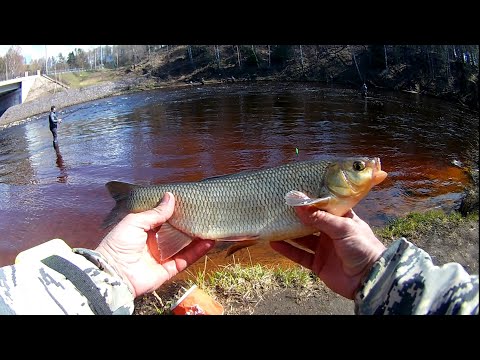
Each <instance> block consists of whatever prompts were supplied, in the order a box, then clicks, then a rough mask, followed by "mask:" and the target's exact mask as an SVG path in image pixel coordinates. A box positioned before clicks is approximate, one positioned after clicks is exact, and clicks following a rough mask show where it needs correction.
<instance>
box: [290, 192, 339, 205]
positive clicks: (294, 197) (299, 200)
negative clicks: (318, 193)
mask: <svg viewBox="0 0 480 360" xmlns="http://www.w3.org/2000/svg"><path fill="white" fill-rule="evenodd" d="M330 199H331V197H330V196H327V197H323V198H316V199H312V198H310V197H309V196H308V195H305V194H304V193H302V192H301V191H297V190H292V191H289V192H288V193H287V195H285V203H286V204H287V205H290V206H306V205H315V206H316V207H318V208H320V207H322V206H326V205H327V204H328V202H329V201H330Z"/></svg>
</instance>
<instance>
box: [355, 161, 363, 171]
mask: <svg viewBox="0 0 480 360" xmlns="http://www.w3.org/2000/svg"><path fill="white" fill-rule="evenodd" d="M353 169H354V170H356V171H362V170H363V169H365V163H364V162H363V161H354V162H353Z"/></svg>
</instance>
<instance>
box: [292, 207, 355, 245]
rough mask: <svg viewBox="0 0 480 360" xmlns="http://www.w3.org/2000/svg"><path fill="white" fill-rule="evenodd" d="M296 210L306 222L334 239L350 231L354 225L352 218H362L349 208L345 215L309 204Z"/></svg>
mask: <svg viewBox="0 0 480 360" xmlns="http://www.w3.org/2000/svg"><path fill="white" fill-rule="evenodd" d="M295 211H296V212H297V215H298V217H299V218H300V220H301V221H302V222H303V223H304V224H306V225H310V226H313V227H314V228H316V229H318V230H319V231H321V232H323V233H325V234H327V235H328V236H329V237H330V238H332V239H334V238H336V237H338V235H339V234H341V233H345V232H346V231H348V230H349V229H350V228H351V226H352V223H351V221H352V220H353V221H357V219H360V218H359V217H358V216H356V214H355V213H354V212H353V210H349V211H348V212H347V213H346V214H345V215H344V216H343V217H342V216H336V215H332V214H330V213H328V212H326V211H322V210H318V209H315V208H312V207H308V206H299V207H296V208H295Z"/></svg>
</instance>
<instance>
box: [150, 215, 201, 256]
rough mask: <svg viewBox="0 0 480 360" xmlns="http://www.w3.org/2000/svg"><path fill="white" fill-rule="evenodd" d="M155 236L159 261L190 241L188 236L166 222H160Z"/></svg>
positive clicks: (173, 253)
mask: <svg viewBox="0 0 480 360" xmlns="http://www.w3.org/2000/svg"><path fill="white" fill-rule="evenodd" d="M156 237H157V248H158V255H159V258H160V260H161V261H163V260H165V259H168V258H170V257H172V256H173V255H175V254H176V253H178V252H179V251H180V250H182V249H183V248H184V247H185V246H187V245H188V244H190V243H191V242H192V238H191V237H190V236H188V235H187V234H185V233H183V232H181V231H180V230H177V229H176V228H174V227H173V226H172V225H170V224H169V223H168V222H166V223H164V224H162V226H161V227H160V230H158V231H157V234H156Z"/></svg>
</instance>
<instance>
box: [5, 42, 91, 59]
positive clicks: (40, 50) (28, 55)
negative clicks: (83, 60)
mask: <svg viewBox="0 0 480 360" xmlns="http://www.w3.org/2000/svg"><path fill="white" fill-rule="evenodd" d="M11 46H12V45H0V56H5V54H6V53H7V51H8V49H10V47H11ZM19 46H20V47H21V48H22V55H23V57H25V59H26V61H27V63H29V62H30V61H31V60H35V59H40V58H45V45H19ZM96 46H98V45H47V56H48V57H51V56H55V57H57V56H58V54H60V53H62V55H63V56H64V57H65V58H66V57H67V56H68V54H69V53H70V52H72V51H74V50H75V49H76V48H77V49H83V50H84V51H88V50H90V49H92V48H93V47H96Z"/></svg>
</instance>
